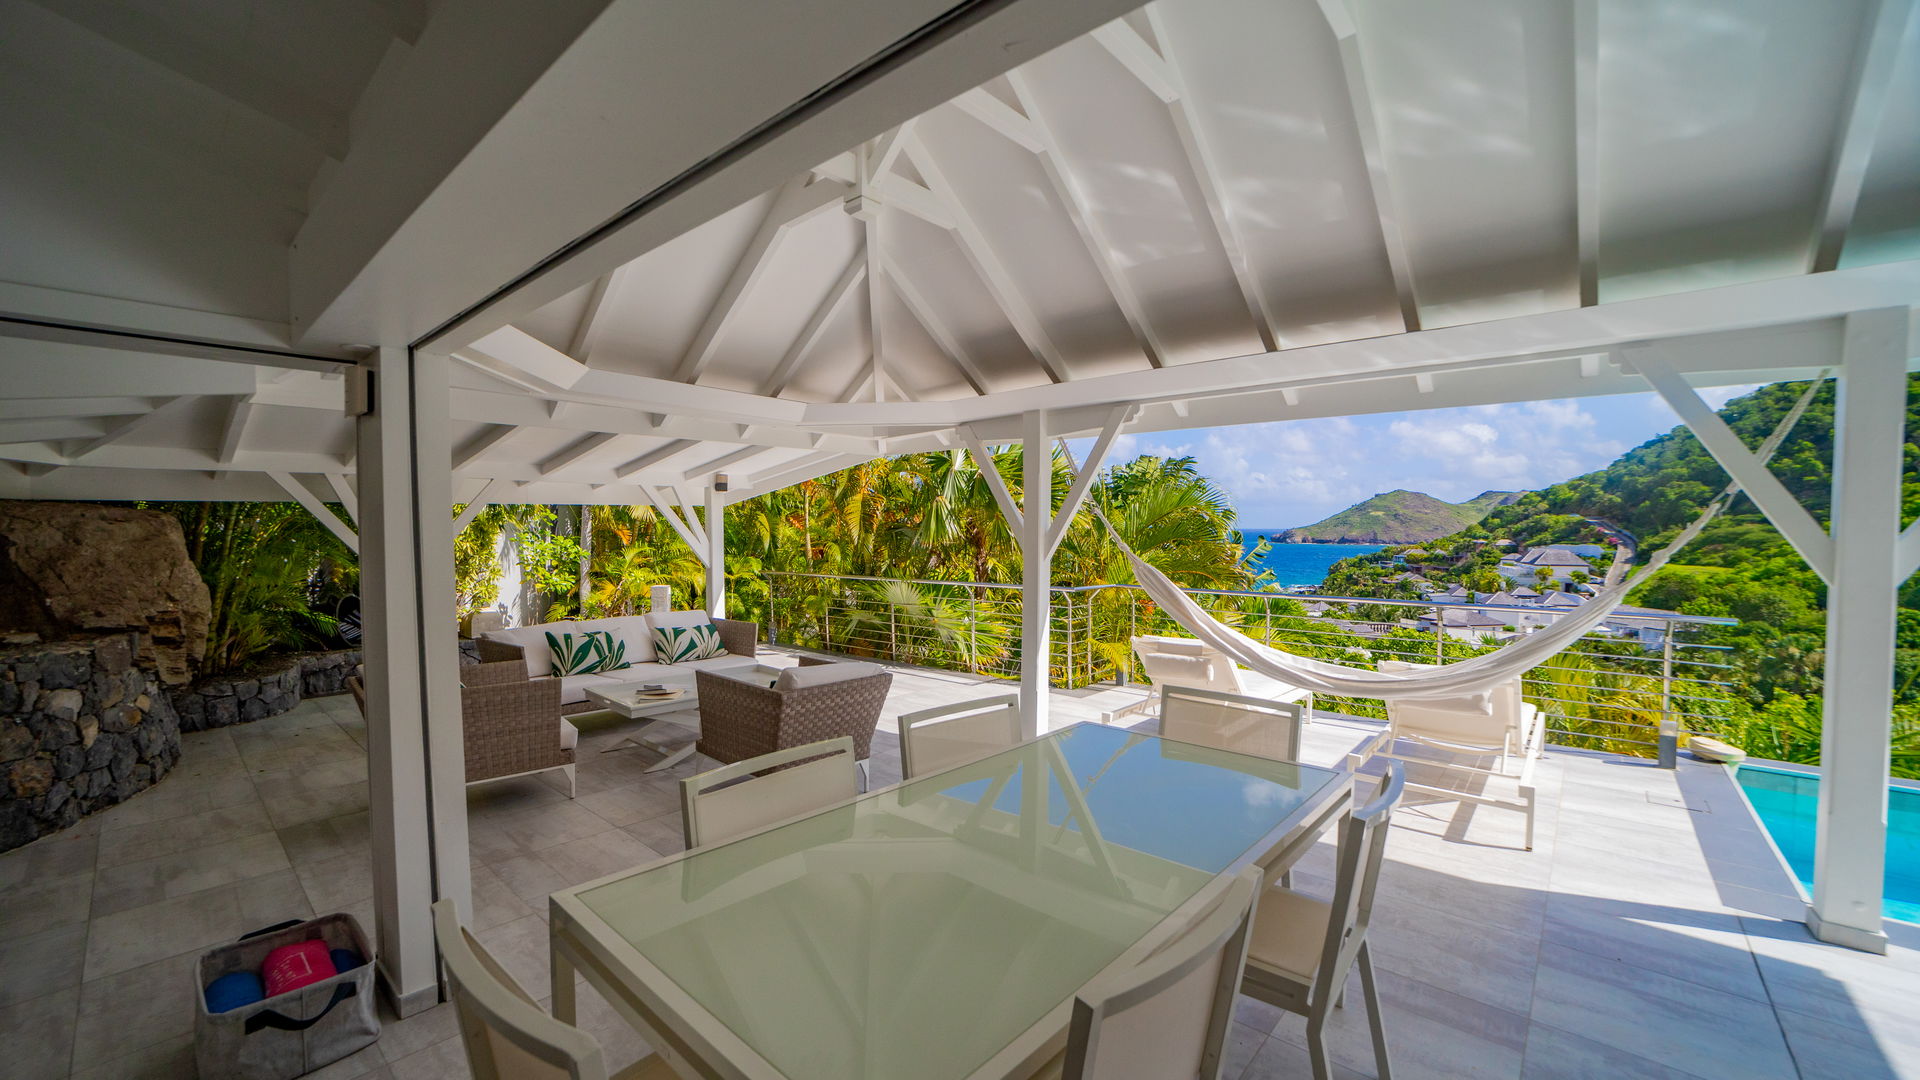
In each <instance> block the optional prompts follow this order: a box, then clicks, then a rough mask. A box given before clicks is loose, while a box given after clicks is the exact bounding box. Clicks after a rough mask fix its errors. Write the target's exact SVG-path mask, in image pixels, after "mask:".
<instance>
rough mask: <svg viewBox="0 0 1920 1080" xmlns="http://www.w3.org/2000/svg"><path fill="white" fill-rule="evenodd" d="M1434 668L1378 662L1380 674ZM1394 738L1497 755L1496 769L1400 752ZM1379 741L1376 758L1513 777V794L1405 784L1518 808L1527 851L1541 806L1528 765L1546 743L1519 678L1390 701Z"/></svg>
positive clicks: (1450, 751) (1542, 723) (1540, 719)
mask: <svg viewBox="0 0 1920 1080" xmlns="http://www.w3.org/2000/svg"><path fill="white" fill-rule="evenodd" d="M1433 667H1434V665H1432V664H1415V663H1409V662H1407V661H1402V660H1382V661H1381V662H1380V670H1381V671H1426V670H1432V668H1433ZM1481 702H1484V703H1485V707H1484V708H1481V707H1479V705H1480V703H1481ZM1400 740H1405V741H1406V742H1409V743H1412V744H1414V745H1416V746H1422V747H1429V748H1432V749H1434V750H1438V751H1440V752H1441V753H1442V754H1445V755H1448V756H1449V757H1461V756H1477V757H1482V758H1485V757H1495V758H1496V759H1497V760H1496V763H1495V765H1494V767H1493V768H1491V769H1488V768H1482V767H1481V766H1478V765H1470V764H1467V763H1466V762H1463V761H1457V760H1447V758H1444V757H1435V756H1430V755H1412V754H1406V753H1402V752H1400V751H1399V750H1398V743H1399V741H1400ZM1381 745H1382V747H1383V748H1382V749H1380V750H1378V751H1376V754H1377V755H1378V756H1380V757H1387V758H1396V759H1398V760H1400V761H1405V762H1409V763H1412V764H1416V765H1421V766H1426V767H1429V768H1437V769H1442V770H1447V771H1451V772H1454V773H1458V774H1460V775H1461V776H1463V777H1468V778H1472V777H1480V778H1483V779H1492V780H1511V781H1514V782H1515V783H1516V785H1517V787H1518V789H1519V794H1518V797H1517V798H1514V799H1508V798H1502V797H1500V796H1498V795H1487V794H1483V793H1481V792H1479V791H1468V790H1463V789H1462V788H1459V787H1435V786H1432V785H1428V784H1414V783H1410V784H1408V785H1407V789H1408V790H1409V791H1418V792H1421V793H1422V794H1427V795H1438V796H1440V797H1442V798H1445V799H1454V800H1459V801H1461V802H1470V803H1475V804H1478V805H1481V806H1494V807H1499V808H1501V809H1505V810H1517V811H1519V812H1521V813H1523V814H1525V815H1526V816H1527V850H1528V851H1532V850H1533V819H1534V812H1535V810H1536V809H1537V808H1538V805H1539V794H1538V791H1537V789H1536V788H1535V787H1534V782H1533V767H1534V764H1535V762H1537V761H1538V760H1539V758H1540V754H1541V752H1542V751H1543V750H1544V748H1545V745H1546V716H1545V714H1543V713H1541V711H1540V709H1539V707H1538V706H1536V705H1533V704H1532V703H1530V702H1527V701H1525V700H1522V698H1521V696H1520V680H1519V679H1513V680H1511V681H1508V682H1504V683H1500V684H1498V685H1496V686H1493V687H1491V688H1490V689H1489V690H1487V691H1486V692H1485V693H1484V694H1479V695H1476V694H1460V695H1457V696H1452V697H1447V698H1434V699H1430V700H1405V701H1389V702H1387V738H1386V739H1384V740H1382V744H1381ZM1516 762H1517V764H1516Z"/></svg>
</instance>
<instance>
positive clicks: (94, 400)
mask: <svg viewBox="0 0 1920 1080" xmlns="http://www.w3.org/2000/svg"><path fill="white" fill-rule="evenodd" d="M154 404H155V401H154V399H153V398H150V397H61V398H28V397H8V398H0V420H51V419H55V418H59V417H68V418H73V419H87V418H89V417H98V416H132V415H133V414H135V413H143V412H146V411H147V410H148V409H151V408H153V406H154Z"/></svg>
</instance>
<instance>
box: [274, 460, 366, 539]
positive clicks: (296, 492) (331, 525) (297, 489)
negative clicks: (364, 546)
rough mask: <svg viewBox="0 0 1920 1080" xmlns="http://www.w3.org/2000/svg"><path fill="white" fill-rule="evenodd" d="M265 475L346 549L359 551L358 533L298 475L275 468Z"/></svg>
mask: <svg viewBox="0 0 1920 1080" xmlns="http://www.w3.org/2000/svg"><path fill="white" fill-rule="evenodd" d="M267 475H268V476H270V477H272V478H273V482H274V483H276V484H279V485H280V487H281V489H282V490H284V491H285V492H286V493H287V494H288V495H290V496H292V497H293V499H294V501H295V502H298V503H299V504H300V505H301V506H304V507H306V508H307V513H309V514H312V515H313V516H314V518H315V520H317V521H319V522H320V524H322V525H325V526H326V527H327V531H328V532H330V533H332V534H333V535H335V536H337V537H339V538H340V542H341V543H343V544H345V545H347V550H348V551H351V552H353V553H354V554H356V555H358V554H359V553H360V537H359V535H358V534H356V533H355V532H354V531H353V529H352V527H350V526H349V525H348V524H347V523H346V522H344V521H341V520H340V518H339V515H337V514H335V513H334V512H333V511H332V510H331V509H329V508H328V507H327V504H326V503H324V502H321V501H320V497H319V496H317V495H315V494H314V493H313V491H312V489H310V488H308V487H307V485H305V484H303V483H301V482H300V480H299V478H298V477H295V476H293V475H292V474H290V473H285V472H280V471H277V470H270V471H268V473H267Z"/></svg>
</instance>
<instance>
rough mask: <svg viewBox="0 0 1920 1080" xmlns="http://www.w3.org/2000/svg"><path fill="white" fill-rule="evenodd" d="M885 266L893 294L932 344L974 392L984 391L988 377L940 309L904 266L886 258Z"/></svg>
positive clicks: (981, 392) (982, 392)
mask: <svg viewBox="0 0 1920 1080" xmlns="http://www.w3.org/2000/svg"><path fill="white" fill-rule="evenodd" d="M887 269H888V280H889V281H891V282H893V291H894V294H895V295H897V296H899V297H900V301H901V303H903V304H905V305H906V308H907V310H908V311H909V312H912V313H913V317H914V318H915V319H918V320H919V322H920V325H921V327H922V328H924V329H925V330H926V332H927V336H928V337H930V338H932V339H933V342H934V344H936V345H938V346H940V351H941V352H943V353H945V354H946V355H947V359H948V360H950V361H952V363H953V366H954V367H955V368H956V369H958V370H959V372H960V376H961V378H964V379H965V380H967V385H969V386H971V387H973V392H974V393H976V394H985V393H987V392H988V391H987V385H988V384H987V377H986V374H985V373H984V372H983V371H982V370H981V369H980V364H979V362H978V361H976V360H975V359H974V358H973V354H971V353H969V352H968V351H967V349H966V347H965V346H963V345H961V344H960V339H959V338H958V337H956V336H954V333H953V331H952V330H951V329H949V328H948V327H947V324H946V321H945V320H943V319H941V318H940V314H939V312H937V311H935V310H934V308H933V305H932V304H930V303H928V302H927V297H926V294H924V293H922V292H921V291H920V288H919V286H917V285H915V284H914V283H913V279H912V278H911V277H909V276H908V275H907V273H906V270H905V268H903V267H901V266H900V265H899V264H898V263H895V262H894V261H893V260H891V259H889V260H888V261H887Z"/></svg>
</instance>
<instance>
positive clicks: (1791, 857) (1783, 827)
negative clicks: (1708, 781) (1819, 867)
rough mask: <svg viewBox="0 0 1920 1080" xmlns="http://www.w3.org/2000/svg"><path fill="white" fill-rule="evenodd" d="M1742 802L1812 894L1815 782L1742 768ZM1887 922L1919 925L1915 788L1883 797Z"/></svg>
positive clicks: (1919, 814)
mask: <svg viewBox="0 0 1920 1080" xmlns="http://www.w3.org/2000/svg"><path fill="white" fill-rule="evenodd" d="M1737 775H1738V777H1739V779H1740V787H1741V788H1742V789H1744V790H1745V791H1746V793H1747V801H1748V802H1750V803H1752V804H1753V809H1754V812H1755V813H1757V814H1758V815H1760V824H1762V825H1764V826H1766V829H1767V832H1768V833H1769V834H1771V835H1772V836H1773V842H1774V844H1776V845H1777V846H1778V847H1779V848H1780V853H1781V854H1782V855H1785V856H1786V857H1787V865H1789V866H1791V867H1792V868H1793V874H1794V876H1795V877H1797V878H1799V879H1800V884H1801V885H1802V886H1803V887H1805V888H1806V889H1807V890H1808V892H1809V893H1811V892H1812V890H1813V834H1814V820H1815V812H1816V807H1817V806H1818V804H1819V801H1820V778H1819V777H1818V776H1815V775H1811V774H1808V773H1797V772H1788V771H1786V770H1784V769H1769V768H1766V767H1764V766H1760V765H1742V766H1740V769H1739V772H1738V773H1737ZM1883 913H1884V914H1885V915H1886V917H1887V918H1889V919H1899V920H1901V921H1903V922H1914V923H1920V789H1914V788H1903V787H1896V788H1893V789H1891V790H1890V791H1889V792H1888V793H1887V895H1886V905H1885V907H1884V909H1883Z"/></svg>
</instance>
